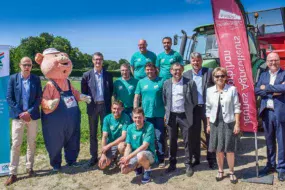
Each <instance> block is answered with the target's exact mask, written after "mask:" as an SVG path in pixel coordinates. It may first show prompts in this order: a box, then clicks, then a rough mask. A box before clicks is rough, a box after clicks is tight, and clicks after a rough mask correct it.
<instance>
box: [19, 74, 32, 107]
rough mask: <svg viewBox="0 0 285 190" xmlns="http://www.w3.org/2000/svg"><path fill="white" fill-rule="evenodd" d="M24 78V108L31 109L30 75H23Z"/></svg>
mask: <svg viewBox="0 0 285 190" xmlns="http://www.w3.org/2000/svg"><path fill="white" fill-rule="evenodd" d="M21 80H22V99H23V110H24V111H27V110H28V109H29V99H30V76H29V77H28V78H27V79H24V78H23V76H22V75H21Z"/></svg>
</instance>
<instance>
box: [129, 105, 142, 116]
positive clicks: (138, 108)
mask: <svg viewBox="0 0 285 190" xmlns="http://www.w3.org/2000/svg"><path fill="white" fill-rule="evenodd" d="M132 113H133V114H142V115H143V116H144V112H143V109H142V107H137V108H134V109H133V112H132Z"/></svg>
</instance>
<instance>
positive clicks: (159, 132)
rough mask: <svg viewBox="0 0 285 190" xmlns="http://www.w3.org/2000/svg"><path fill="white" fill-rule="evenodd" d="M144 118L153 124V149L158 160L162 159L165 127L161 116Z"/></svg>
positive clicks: (161, 160)
mask: <svg viewBox="0 0 285 190" xmlns="http://www.w3.org/2000/svg"><path fill="white" fill-rule="evenodd" d="M146 120H147V121H148V122H150V123H152V124H153V126H154V131H155V149H156V155H157V157H158V161H159V162H163V161H164V151H165V141H164V138H165V127H164V119H163V117H153V118H146Z"/></svg>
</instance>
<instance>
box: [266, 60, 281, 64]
mask: <svg viewBox="0 0 285 190" xmlns="http://www.w3.org/2000/svg"><path fill="white" fill-rule="evenodd" d="M267 62H269V63H278V62H280V60H278V59H276V60H267Z"/></svg>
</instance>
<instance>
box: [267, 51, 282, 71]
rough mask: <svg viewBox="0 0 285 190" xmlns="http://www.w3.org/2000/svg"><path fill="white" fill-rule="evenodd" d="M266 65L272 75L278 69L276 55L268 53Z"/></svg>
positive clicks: (278, 61)
mask: <svg viewBox="0 0 285 190" xmlns="http://www.w3.org/2000/svg"><path fill="white" fill-rule="evenodd" d="M266 64H267V66H268V68H269V70H270V71H271V72H272V73H275V72H277V71H278V70H279V69H280V57H279V55H278V54H277V53H274V52H272V53H269V54H268V55H267V58H266Z"/></svg>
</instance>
